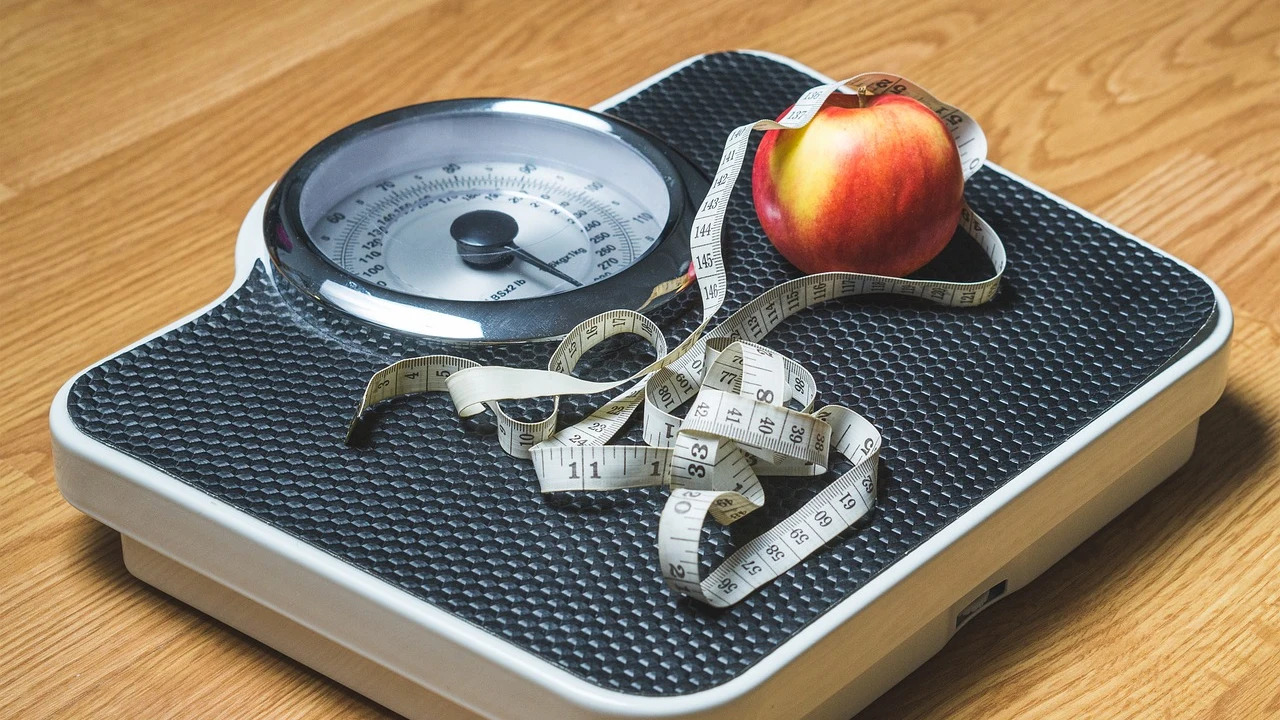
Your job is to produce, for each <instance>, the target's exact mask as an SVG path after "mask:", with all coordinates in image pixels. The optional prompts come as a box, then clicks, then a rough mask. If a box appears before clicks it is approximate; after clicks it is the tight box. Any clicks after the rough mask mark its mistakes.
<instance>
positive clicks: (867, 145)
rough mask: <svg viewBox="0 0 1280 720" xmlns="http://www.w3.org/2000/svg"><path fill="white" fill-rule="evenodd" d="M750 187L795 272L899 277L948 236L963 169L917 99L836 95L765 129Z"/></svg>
mask: <svg viewBox="0 0 1280 720" xmlns="http://www.w3.org/2000/svg"><path fill="white" fill-rule="evenodd" d="M788 109H789V108H788ZM783 115H786V112H784V113H783ZM751 190H752V195H753V196H754V199H755V206H756V214H757V215H758V216H759V218H760V224H761V225H762V226H763V227H764V231H765V233H766V234H767V235H768V236H769V239H770V240H771V241H772V242H773V244H774V246H775V247H777V248H778V251H779V252H780V253H782V256H783V257H785V258H786V259H787V260H789V261H790V262H791V264H792V265H795V266H796V267H797V268H799V269H801V270H803V271H804V272H806V273H819V272H829V271H836V270H839V271H845V272H860V273H871V274H875V275H892V276H903V275H909V274H910V273H912V272H915V271H916V270H919V269H920V268H921V267H923V266H924V265H925V263H928V262H929V261H930V260H932V259H933V258H934V257H935V256H936V255H937V254H938V253H939V252H941V251H942V248H943V247H945V246H946V244H947V242H948V241H949V240H950V239H951V236H952V234H953V233H954V232H955V229H956V223H957V222H959V218H960V208H961V206H962V204H963V193H964V175H963V174H962V172H961V168H960V154H959V152H958V151H957V150H956V143H955V141H954V140H952V139H951V133H949V132H948V131H947V128H946V126H945V125H944V124H943V122H942V120H940V119H939V118H938V116H937V115H935V114H934V113H933V112H932V111H931V110H929V108H927V107H925V106H924V105H923V104H921V103H920V102H918V101H916V100H913V99H911V98H908V97H904V96H900V95H876V96H871V97H868V96H864V95H842V94H838V95H832V96H831V97H830V98H829V99H828V100H827V102H826V104H825V105H824V106H823V107H822V109H821V110H819V111H818V114H817V115H816V116H815V117H814V118H813V119H812V120H811V121H810V122H809V124H808V125H806V126H804V127H803V128H800V129H799V130H770V131H768V132H766V133H765V136H764V138H763V139H762V140H761V142H760V148H759V150H757V151H756V158H755V165H754V166H753V168H752V172H751Z"/></svg>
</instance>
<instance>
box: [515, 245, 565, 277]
mask: <svg viewBox="0 0 1280 720" xmlns="http://www.w3.org/2000/svg"><path fill="white" fill-rule="evenodd" d="M511 253H512V254H513V255H515V256H516V257H518V258H520V259H521V260H523V261H525V262H527V263H529V264H530V265H532V266H534V267H536V268H538V269H539V270H542V271H545V272H549V273H551V274H552V275H555V276H556V277H558V278H560V279H561V280H564V281H565V282H567V283H570V284H571V285H573V286H574V287H582V283H580V282H578V281H577V280H574V279H573V278H571V277H569V276H568V275H565V274H564V273H562V272H560V271H559V270H557V269H555V268H554V267H552V266H551V265H549V264H547V263H545V262H543V261H541V260H539V259H538V258H536V257H534V256H533V255H531V254H529V251H527V250H525V249H524V248H520V247H516V246H515V245H512V246H511Z"/></svg>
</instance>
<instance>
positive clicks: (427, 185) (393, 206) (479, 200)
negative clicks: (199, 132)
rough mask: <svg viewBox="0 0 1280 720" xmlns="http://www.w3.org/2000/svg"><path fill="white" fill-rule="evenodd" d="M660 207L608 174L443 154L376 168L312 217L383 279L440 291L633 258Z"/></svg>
mask: <svg viewBox="0 0 1280 720" xmlns="http://www.w3.org/2000/svg"><path fill="white" fill-rule="evenodd" d="M664 219H665V218H661V219H660V218H657V217H655V216H654V214H653V213H651V212H649V210H648V209H647V208H645V207H644V206H643V205H642V204H641V203H640V202H639V201H638V200H637V199H636V198H634V197H632V196H631V195H629V194H628V193H626V192H625V191H623V190H622V189H620V188H616V187H614V186H612V185H611V184H609V183H606V182H605V181H602V180H600V179H597V178H592V177H587V176H585V175H582V174H580V173H576V172H574V171H572V170H568V169H564V168H555V167H545V166H538V165H535V164H534V163H517V162H491V161H477V162H461V161H455V162H449V163H447V164H444V165H441V166H438V167H432V168H419V169H415V170H412V171H409V172H405V173H401V174H397V175H395V176H392V177H388V178H385V179H381V180H379V181H377V182H375V183H372V184H370V185H367V186H366V187H363V188H361V189H360V190H357V191H356V192H355V193H353V194H351V195H350V196H349V197H347V198H345V199H343V200H341V201H340V202H338V203H337V204H336V205H335V206H333V207H332V208H331V209H329V211H328V212H325V213H324V214H323V215H322V216H321V217H320V218H319V219H318V220H317V221H316V223H315V225H314V226H313V227H312V228H311V234H312V236H313V237H314V238H316V244H317V246H318V247H319V249H320V251H321V252H322V253H323V254H324V255H325V256H327V257H328V258H329V259H330V260H332V261H333V262H334V263H336V264H337V265H339V266H340V267H342V268H343V269H344V270H346V271H347V272H349V273H351V274H352V275H355V276H357V277H360V278H362V279H364V280H365V281H367V282H370V283H373V284H376V285H378V286H380V287H385V288H388V289H390V290H396V291H400V292H405V293H409V294H412V295H418V296H422V297H431V298H439V299H444V300H469V301H477V300H479V301H484V300H489V301H497V300H515V299H521V298H531V297H540V296H546V295H555V294H558V293H562V292H566V291H570V290H574V289H577V288H581V287H584V286H587V285H591V284H593V283H597V282H599V281H601V280H604V279H606V278H608V277H610V276H613V275H615V274H617V273H619V272H621V271H622V270H624V269H626V268H628V267H630V266H631V265H632V264H634V263H635V262H636V261H637V260H639V259H640V258H642V257H643V256H644V255H645V254H646V253H647V252H648V251H649V250H650V249H651V248H652V247H653V246H654V244H655V243H656V242H657V238H658V237H659V235H660V234H661V231H662V223H663V220H664Z"/></svg>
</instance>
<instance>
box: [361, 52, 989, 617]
mask: <svg viewBox="0 0 1280 720" xmlns="http://www.w3.org/2000/svg"><path fill="white" fill-rule="evenodd" d="M846 86H850V87H853V88H856V90H857V91H858V92H864V93H868V94H871V95H879V94H899V95H907V96H909V97H912V98H914V99H916V100H919V101H920V102H922V103H923V104H924V105H926V106H927V107H929V108H930V109H931V110H933V111H934V112H935V113H936V114H937V115H938V117H939V118H941V119H942V120H943V122H944V124H945V125H946V126H947V128H948V129H949V130H950V132H951V135H952V137H953V138H954V139H955V142H956V147H957V148H958V149H959V152H960V160H961V167H962V169H963V172H964V177H965V179H966V180H967V179H968V178H969V177H971V176H972V175H973V173H975V172H977V171H978V169H979V168H981V167H982V164H983V162H984V161H985V160H986V152H987V141H986V137H985V135H983V133H982V129H981V128H980V127H979V126H978V124H977V123H976V122H974V120H973V119H972V118H970V117H969V116H968V115H966V114H965V113H964V112H963V111H961V110H959V109H958V108H955V107H952V106H950V105H946V104H945V103H942V102H939V101H938V100H937V99H936V98H934V97H933V96H932V95H930V94H929V93H928V92H926V91H925V90H924V89H922V88H920V87H919V86H917V85H915V84H914V83H912V82H910V81H908V80H905V79H903V78H901V77H897V76H894V75H887V74H883V73H867V74H862V75H857V76H854V77H851V78H848V79H846V80H841V81H838V82H833V83H830V84H827V85H821V86H818V87H815V88H811V89H810V90H807V91H805V93H804V94H803V95H801V96H800V98H799V99H798V100H797V101H796V103H795V105H793V106H792V107H791V109H790V110H789V111H788V112H787V113H786V114H785V115H784V116H783V117H782V118H780V119H778V120H777V121H774V120H759V121H756V122H754V123H749V124H746V125H742V126H740V127H737V128H735V129H734V130H733V131H732V132H730V133H729V137H728V139H727V140H726V141H725V145H724V151H723V153H722V155H721V158H720V165H719V167H718V168H717V170H716V173H715V176H714V178H713V180H712V182H711V186H710V190H709V191H708V193H707V196H706V197H705V198H704V199H703V201H702V203H701V205H700V206H699V208H698V212H697V214H696V215H695V217H694V221H693V227H692V230H691V232H690V238H689V242H690V249H691V257H692V258H693V261H692V267H693V270H694V271H695V272H694V275H695V276H696V277H694V278H690V277H688V276H686V277H683V278H675V279H673V280H670V281H668V282H666V283H663V284H662V285H660V286H658V287H656V288H655V289H654V292H653V297H659V296H661V295H665V294H667V293H670V292H672V291H674V290H677V289H680V288H681V287H683V286H684V285H686V284H688V283H689V282H696V283H697V284H698V288H699V293H700V295H701V302H702V321H701V322H700V323H699V325H698V326H697V327H696V328H694V330H693V331H692V332H691V333H690V334H689V336H688V337H686V338H684V339H683V340H682V341H681V342H680V344H679V345H677V346H676V347H675V348H674V349H672V350H670V351H668V349H667V345H666V339H665V338H664V337H663V335H662V332H661V330H660V329H659V328H658V327H657V326H656V325H655V324H654V323H653V321H651V320H649V319H648V318H647V317H645V316H644V315H641V314H640V313H639V312H636V311H632V310H611V311H608V312H605V313H602V314H600V315H597V316H595V317H593V318H590V319H588V320H586V321H584V322H582V323H581V324H579V325H578V326H577V327H575V328H574V329H573V330H571V331H570V332H569V333H568V334H567V335H566V336H565V338H564V340H562V341H561V342H560V344H559V346H557V347H556V349H555V351H554V352H552V354H551V357H550V360H549V362H548V364H547V369H546V370H534V369H519V368H508V367H501V366H481V365H479V364H478V363H476V362H474V361H471V360H467V359H465V358H460V357H453V356H449V355H430V356H425V357H418V358H410V359H406V360H401V361H400V362H397V363H394V364H392V365H389V366H388V367H386V368H384V369H382V370H380V371H378V372H377V373H375V374H374V375H373V377H372V378H371V379H370V380H369V384H368V386H367V387H366V389H365V392H364V395H363V396H362V397H361V399H360V402H359V405H358V406H357V408H356V413H355V416H354V417H353V418H352V421H351V429H352V431H354V429H355V428H356V426H357V424H358V423H359V422H360V421H361V419H362V418H363V417H364V414H365V412H366V411H367V410H368V409H369V408H371V407H372V406H374V405H376V404H378V403H380V402H383V401H385V400H389V399H391V398H395V397H399V396H401V395H407V394H411V393H419V392H448V393H449V394H450V397H451V398H452V400H453V403H454V406H455V407H456V409H457V411H458V414H459V415H460V416H462V417H468V416H471V415H475V414H477V413H480V412H484V411H485V410H488V411H490V412H492V413H493V415H494V418H495V423H496V426H497V430H498V442H499V443H500V445H501V446H502V449H503V450H505V451H506V452H507V453H509V454H511V455H514V456H516V457H519V458H527V459H530V460H531V461H532V463H533V467H534V470H535V472H536V473H537V476H538V483H539V486H540V488H541V490H542V492H544V493H549V492H560V491H567V490H618V489H622V488H632V487H643V486H655V485H657V486H669V487H670V488H671V494H670V496H669V497H668V499H667V503H666V505H665V507H664V508H663V510H662V516H661V518H660V520H659V524H658V560H659V563H660V564H661V567H662V574H663V577H664V578H665V579H666V582H667V584H668V585H669V586H670V587H672V588H673V589H675V590H676V591H678V592H680V593H683V594H685V595H688V596H690V597H693V598H696V599H698V600H700V601H702V602H705V603H707V604H709V605H713V606H716V607H727V606H729V605H732V604H733V603H735V602H738V601H739V600H741V599H742V598H744V597H746V596H747V595H748V594H750V593H751V592H752V591H753V590H755V589H756V588H758V587H760V586H762V585H764V584H765V583H767V582H769V581H770V580H773V579H774V578H776V577H778V576H779V575H781V574H783V573H785V572H786V571H787V570H789V569H790V568H792V567H794V566H795V565H796V564H797V563H799V562H800V561H801V560H803V559H804V558H805V557H807V556H808V555H810V554H811V553H813V552H814V551H816V550H817V549H818V548H820V547H822V546H823V545H824V544H825V543H827V542H828V541H830V540H831V539H833V538H835V537H837V536H838V535H839V534H840V533H841V532H843V531H844V530H846V529H847V528H849V527H850V526H852V525H853V524H854V523H856V522H857V521H858V520H859V519H861V518H862V517H864V516H865V515H866V514H867V513H868V512H870V511H871V509H872V507H873V506H874V505H875V499H876V494H877V484H876V471H877V465H878V460H879V450H880V442H881V439H880V434H879V432H877V431H876V429H875V427H874V426H872V424H871V423H870V422H868V421H867V420H866V419H865V418H863V417H862V416H861V415H859V414H857V413H856V412H854V411H852V410H850V409H848V408H845V407H842V406H839V405H827V406H826V407H823V408H821V409H819V410H817V411H816V412H815V411H813V404H814V401H815V399H816V397H817V388H816V387H815V385H814V380H813V376H812V375H811V374H810V373H809V372H808V371H807V370H805V369H804V368H803V367H802V366H800V365H799V364H798V363H796V362H794V361H792V360H791V359H789V358H786V357H784V356H782V355H780V354H778V353H776V352H773V351H771V350H769V349H768V348H766V347H763V346H761V345H759V344H758V343H759V341H760V340H762V339H763V338H765V337H766V336H767V335H768V334H769V332H771V331H772V330H773V329H774V328H776V327H777V326H778V325H779V324H781V323H782V322H783V321H784V320H786V319H787V318H789V317H791V316H792V315H795V314H796V313H799V312H802V311H803V310H805V309H807V308H810V307H813V306H814V305H818V304H820V303H823V302H828V301H832V300H838V299H841V298H848V297H853V296H856V295H866V294H878V293H890V294H895V295H908V296H912V297H919V298H923V299H925V300H929V301H932V302H935V303H938V304H941V305H947V306H954V307H967V306H974V305H981V304H983V303H985V302H987V301H989V300H990V299H991V298H992V297H994V296H995V294H996V291H997V289H998V288H999V284H1000V278H1001V276H1002V275H1003V272H1004V268H1005V253H1004V246H1003V245H1002V244H1001V243H1000V239H999V237H998V236H997V235H996V233H995V231H994V230H992V228H991V226H990V225H988V224H987V223H986V222H985V221H984V220H982V218H980V217H978V215H977V214H976V213H974V212H973V211H972V210H971V209H970V208H969V207H968V206H967V205H965V206H964V208H963V209H962V211H961V214H960V227H961V229H962V230H964V231H965V233H967V234H968V235H969V236H970V237H972V238H973V239H974V240H975V241H977V243H978V244H979V246H980V247H981V248H982V250H983V252H984V253H985V254H986V256H987V258H988V259H989V260H990V261H991V265H992V267H993V268H994V274H993V275H992V276H991V277H989V278H986V279H983V280H980V281H976V282H946V281H936V280H911V279H907V278H897V277H885V276H879V275H867V274H861V273H844V272H833V273H821V274H817V275H809V276H806V277H802V278H798V279H796V280H791V281H788V282H784V283H782V284H780V285H777V286H775V287H773V288H771V289H769V290H768V291H766V292H764V293H763V294H761V295H760V296H758V297H756V298H754V299H753V300H751V301H750V302H748V303H746V304H745V305H744V306H743V307H742V308H740V309H739V310H738V311H737V312H735V313H733V314H732V315H731V316H729V317H728V318H727V319H725V320H724V321H723V322H722V323H720V324H719V325H717V326H715V327H713V328H711V329H710V330H708V329H707V328H708V327H709V326H710V324H711V321H712V319H713V318H714V317H715V315H716V313H717V312H718V311H719V310H720V308H721V306H722V305H723V303H724V299H725V296H726V294H727V293H726V289H727V287H728V282H729V278H728V275H727V273H726V271H725V267H724V259H723V257H722V255H721V245H720V240H721V232H722V228H723V224H724V217H725V212H726V210H727V207H728V204H729V196H730V193H731V192H732V190H733V187H734V184H735V182H736V180H737V178H738V176H739V175H740V174H741V169H742V164H743V161H744V159H745V156H746V152H747V146H748V142H749V139H750V134H751V132H752V131H753V130H784V129H785V130H794V129H798V128H801V127H804V126H805V125H806V124H808V123H809V121H810V120H811V119H813V117H814V116H815V115H816V114H817V112H818V110H819V109H820V108H821V107H822V105H823V103H824V102H825V101H826V99H827V98H828V97H829V96H830V95H831V94H832V93H833V92H836V91H837V90H840V89H841V88H845V87H846ZM624 334H630V335H638V336H639V337H640V338H642V339H643V340H644V341H646V342H648V343H649V344H650V345H652V346H653V348H654V350H655V351H656V354H657V360H655V361H654V362H653V363H651V364H650V365H649V366H647V367H645V368H644V369H642V370H640V371H639V372H637V373H635V374H634V375H632V376H630V377H628V378H626V379H624V380H620V381H617V382H593V381H589V380H584V379H581V378H578V377H575V376H574V375H572V372H573V369H574V367H575V366H576V365H577V363H578V361H579V360H581V359H582V357H583V356H584V355H585V354H586V353H588V352H589V351H590V350H591V349H592V348H594V347H596V346H597V345H599V344H600V343H601V342H603V341H605V340H607V339H608V338H611V337H616V336H619V335H624ZM628 384H630V387H627V388H626V389H625V390H623V391H622V392H621V393H620V394H618V395H616V396H615V397H613V399H611V400H609V401H608V402H606V403H605V404H603V405H601V406H600V407H599V408H597V409H596V410H595V411H594V412H592V413H591V414H590V415H589V416H587V417H586V418H585V419H583V420H581V421H579V422H577V423H574V424H573V425H570V426H567V427H564V428H561V429H557V427H556V426H557V419H558V414H559V398H560V396H562V395H587V394H596V393H604V392H610V391H614V390H617V389H618V388H621V387H623V386H626V385H628ZM535 397H552V398H554V406H553V408H552V411H551V412H550V413H549V414H548V415H547V416H546V417H544V418H542V419H540V420H536V421H532V422H525V421H520V420H516V419H514V418H512V417H511V416H510V415H508V414H507V413H506V412H505V411H503V409H502V407H501V405H500V402H501V401H502V400H512V399H520V398H535ZM686 404H688V405H689V410H688V412H687V413H686V414H685V416H684V417H683V418H681V417H678V416H677V415H676V413H677V412H678V410H679V408H681V407H682V406H684V405H686ZM641 406H643V407H644V415H643V419H644V441H645V443H646V444H645V445H638V446H630V445H608V444H607V443H608V442H609V440H610V439H612V438H613V436H614V435H615V434H617V432H618V431H619V430H621V429H622V427H623V426H624V425H625V424H626V423H627V421H628V420H629V419H630V418H631V417H632V415H634V413H635V411H636V410H637V409H638V408H640V407H641ZM350 437H351V434H350V433H349V434H348V438H350ZM833 450H834V451H835V452H836V453H838V454H840V455H841V456H843V457H844V458H845V459H846V460H848V462H849V463H850V464H851V465H852V467H851V469H849V470H848V471H846V472H844V473H843V474H841V475H840V476H839V477H838V478H837V479H836V480H835V481H833V482H832V483H831V484H830V485H828V486H827V487H826V488H824V489H823V490H822V491H821V492H819V493H818V494H817V495H816V496H815V497H814V498H813V499H811V500H810V501H809V502H808V503H806V504H805V505H804V506H803V507H801V508H800V509H799V510H797V511H796V512H794V513H792V514H791V515H790V516H789V517H787V518H786V519H785V520H783V521H782V522H781V523H779V524H777V525H775V526H774V527H773V528H771V529H769V530H768V531H766V532H764V533H762V534H761V535H759V536H758V537H756V538H755V539H753V540H751V541H749V542H747V543H745V544H744V545H743V546H742V547H740V548H738V549H737V550H736V551H735V552H733V553H732V554H731V555H729V557H728V558H726V559H725V560H724V561H722V562H721V563H720V564H719V565H717V566H716V567H715V568H714V569H713V570H711V571H710V572H709V573H706V574H704V573H703V572H702V564H701V553H700V536H701V532H702V527H703V525H704V524H705V522H706V519H707V517H708V516H710V517H711V518H713V519H714V520H715V521H717V522H719V523H722V524H729V523H732V522H735V521H736V520H738V519H740V518H742V517H744V516H746V515H747V514H749V513H750V512H752V511H754V510H756V509H758V508H760V507H761V506H762V505H763V504H764V502H765V496H764V489H763V487H762V486H761V484H760V481H759V478H760V477H762V476H789V477H797V476H815V475H822V474H824V473H826V472H827V468H828V467H830V466H831V463H830V462H829V458H830V453H831V451H833Z"/></svg>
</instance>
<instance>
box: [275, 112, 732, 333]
mask: <svg viewBox="0 0 1280 720" xmlns="http://www.w3.org/2000/svg"><path fill="white" fill-rule="evenodd" d="M706 190H707V181H706V178H705V177H704V176H703V175H702V174H701V173H700V171H698V170H697V168H695V167H694V166H693V165H692V164H691V163H689V161H688V160H686V159H684V158H683V157H682V156H680V154H679V153H678V152H676V151H675V150H674V149H673V148H671V147H670V146H669V145H667V144H666V143H665V142H664V141H663V140H662V139H660V138H657V137H655V136H653V135H651V134H649V133H647V132H645V131H644V130H642V129H640V128H637V127H635V126H632V125H629V124H627V123H625V122H623V121H621V120H619V119H617V118H614V117H610V116H608V115H603V114H600V113H595V112H592V111H589V110H581V109H578V108H573V107H569V106H565V105H556V104H554V103H544V102H538V101H533V100H517V99H507V98H477V99H463V100H442V101H437V102H431V103H424V104H422V105H413V106H409V107H405V108H399V109H396V110H391V111H388V112H385V113H382V114H380V115H375V116H373V117H370V118H366V119H364V120H361V121H359V122H357V123H355V124H353V125H350V126H348V127H346V128H343V129H342V130H339V131H338V132H336V133H334V134H333V135H330V136H329V137H327V138H325V139H324V140H322V141H321V142H320V143H318V144H317V145H316V146H314V147H312V148H311V149H310V150H308V151H307V152H306V153H305V154H304V155H303V156H302V157H301V158H299V159H298V161H297V162H296V163H294V165H293V167H291V168H290V169H289V171H288V172H286V173H285V175H284V177H282V178H281V180H280V182H279V183H278V184H277V186H276V188H275V190H274V191H273V192H272V194H271V197H270V199H269V200H268V202H267V206H266V208H265V210H264V216H263V219H264V226H263V231H264V237H265V240H266V244H267V249H268V251H269V252H270V254H271V260H272V265H273V268H274V269H275V271H276V272H277V273H278V275H280V276H282V277H283V278H284V279H285V280H286V281H287V282H288V283H289V284H291V285H292V286H293V287H295V288H297V289H299V290H301V291H302V297H303V298H304V299H305V300H306V301H315V302H318V303H320V304H321V305H324V306H327V307H329V308H331V309H336V310H337V311H339V312H340V313H343V314H345V315H346V316H347V317H348V318H351V319H354V320H356V321H359V322H362V323H369V324H373V325H378V326H382V327H384V328H390V329H393V330H397V331H402V332H406V333H411V334H415V335H421V336H425V337H428V338H432V339H439V340H445V341H449V342H516V341H525V340H541V339H549V338H554V337H558V336H561V335H563V334H565V333H567V332H569V331H570V330H572V329H573V327H574V326H575V325H577V324H578V323H580V322H582V321H583V320H586V319H587V318H589V317H592V316H594V315H597V314H599V313H602V312H605V311H607V310H612V309H615V308H628V309H632V310H640V309H647V308H651V307H654V306H656V305H657V304H660V303H662V302H664V301H665V300H667V299H669V298H670V297H672V296H673V295H674V294H675V293H678V292H681V291H682V289H683V288H684V287H686V286H687V284H688V283H687V277H688V276H687V271H688V268H689V236H690V231H691V228H692V223H693V217H694V214H695V213H694V208H695V207H696V203H697V202H699V198H701V197H703V196H704V195H705V193H706ZM673 281H674V282H673Z"/></svg>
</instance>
